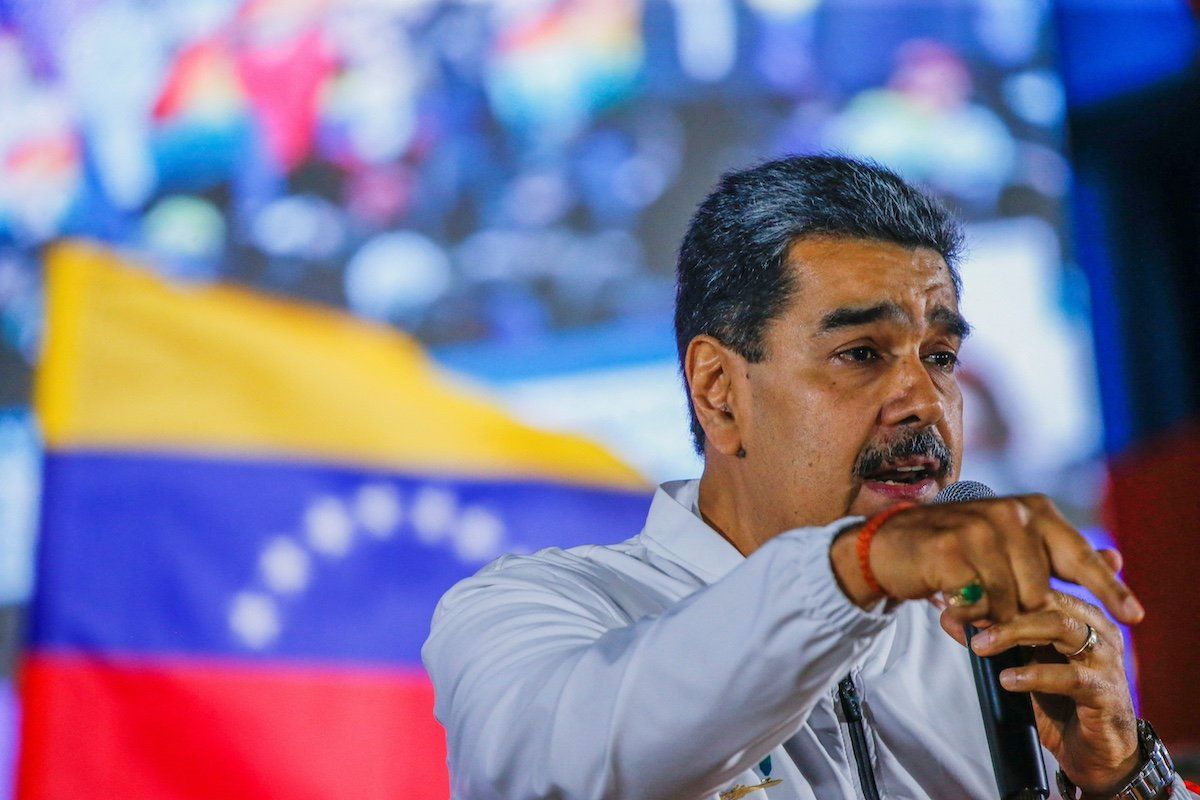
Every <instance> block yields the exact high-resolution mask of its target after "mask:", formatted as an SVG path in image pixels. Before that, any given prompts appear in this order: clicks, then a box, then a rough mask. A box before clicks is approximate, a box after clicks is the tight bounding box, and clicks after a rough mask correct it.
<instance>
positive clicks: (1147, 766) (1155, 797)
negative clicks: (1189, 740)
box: [1055, 719, 1175, 800]
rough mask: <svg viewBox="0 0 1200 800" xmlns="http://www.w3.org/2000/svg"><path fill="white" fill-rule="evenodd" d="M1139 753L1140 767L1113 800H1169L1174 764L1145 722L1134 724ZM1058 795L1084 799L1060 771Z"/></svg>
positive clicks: (1070, 799) (1072, 798) (1074, 799)
mask: <svg viewBox="0 0 1200 800" xmlns="http://www.w3.org/2000/svg"><path fill="white" fill-rule="evenodd" d="M1137 732H1138V750H1140V751H1141V754H1142V766H1141V767H1140V768H1139V769H1138V771H1137V772H1136V773H1134V775H1133V777H1132V778H1130V780H1129V783H1127V784H1125V785H1124V786H1123V787H1122V788H1121V789H1120V790H1119V791H1117V792H1116V793H1114V794H1113V795H1112V800H1162V798H1164V797H1169V796H1170V795H1169V794H1168V793H1167V790H1168V789H1170V788H1171V785H1172V784H1173V783H1175V762H1173V761H1171V754H1170V753H1168V752H1167V748H1166V747H1165V746H1164V745H1163V743H1162V740H1161V739H1159V738H1158V734H1157V733H1155V732H1154V728H1152V727H1151V726H1150V723H1149V722H1146V720H1144V719H1139V720H1138V721H1137ZM1055 777H1056V778H1057V779H1058V791H1059V794H1061V795H1062V796H1063V797H1064V798H1066V799H1067V800H1076V798H1080V797H1083V795H1081V794H1079V787H1078V786H1076V785H1075V784H1073V783H1071V779H1070V778H1068V777H1067V776H1066V775H1065V774H1063V771H1062V770H1061V769H1060V770H1059V771H1058V775H1056V776H1055Z"/></svg>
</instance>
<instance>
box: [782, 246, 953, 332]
mask: <svg viewBox="0 0 1200 800" xmlns="http://www.w3.org/2000/svg"><path fill="white" fill-rule="evenodd" d="M787 264H788V266H789V268H790V269H793V270H795V274H796V278H797V281H796V295H795V300H794V301H793V303H792V309H791V312H792V313H794V314H799V315H800V316H801V317H802V318H809V317H816V316H819V315H821V314H823V313H825V312H826V311H828V310H830V309H833V308H840V307H865V306H871V305H875V304H877V303H880V302H885V301H890V302H893V303H897V304H900V305H902V306H904V307H906V308H908V309H909V310H911V311H913V312H915V316H916V317H917V318H922V317H924V316H925V315H926V312H927V311H928V310H930V309H932V308H933V307H935V306H944V307H946V308H950V309H953V310H955V311H957V310H958V298H957V296H956V294H955V291H954V280H953V278H952V276H951V274H950V268H949V267H948V266H946V261H945V259H943V258H942V256H941V254H940V253H938V252H937V251H935V250H931V249H929V248H926V247H906V246H904V245H899V244H894V243H892V242H879V241H873V240H869V239H849V238H833V237H824V236H813V237H806V238H804V239H799V240H797V241H795V242H793V243H792V244H791V246H790V247H789V248H788V256H787Z"/></svg>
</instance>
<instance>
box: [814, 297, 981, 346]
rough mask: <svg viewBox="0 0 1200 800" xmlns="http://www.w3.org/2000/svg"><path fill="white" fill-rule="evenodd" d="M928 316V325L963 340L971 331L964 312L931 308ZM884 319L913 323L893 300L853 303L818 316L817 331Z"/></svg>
mask: <svg viewBox="0 0 1200 800" xmlns="http://www.w3.org/2000/svg"><path fill="white" fill-rule="evenodd" d="M928 319H929V323H930V324H931V325H934V326H936V327H939V328H942V329H944V330H945V331H946V332H947V333H949V334H950V335H951V336H957V337H958V338H959V339H965V338H967V336H969V335H970V333H971V325H970V323H968V322H967V320H966V319H965V318H964V317H963V315H962V314H959V313H958V312H957V311H955V310H953V309H951V308H947V307H946V306H936V307H934V308H933V310H932V311H930V312H929V316H928ZM884 320H887V321H889V322H899V323H902V324H910V325H911V324H912V318H911V317H910V316H909V315H908V312H907V311H905V310H904V309H903V308H901V307H900V306H899V305H897V304H896V303H892V302H883V303H876V304H875V305H873V306H865V307H861V308H856V307H852V306H851V307H843V308H835V309H834V310H833V311H830V312H829V313H828V314H826V315H825V316H823V317H821V324H820V326H819V327H818V329H817V332H818V335H823V334H826V333H830V332H832V331H835V330H838V329H840V328H855V327H858V326H859V325H870V324H871V323H873V322H881V321H884Z"/></svg>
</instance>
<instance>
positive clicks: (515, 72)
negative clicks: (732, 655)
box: [0, 0, 1195, 796]
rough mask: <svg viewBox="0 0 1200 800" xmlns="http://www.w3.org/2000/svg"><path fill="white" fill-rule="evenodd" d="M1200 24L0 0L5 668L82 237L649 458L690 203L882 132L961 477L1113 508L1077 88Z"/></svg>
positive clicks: (937, 11)
mask: <svg viewBox="0 0 1200 800" xmlns="http://www.w3.org/2000/svg"><path fill="white" fill-rule="evenodd" d="M1137 25H1141V26H1142V27H1141V28H1140V29H1136V30H1138V31H1140V32H1139V33H1137V34H1136V35H1133V34H1130V35H1129V36H1127V37H1125V38H1123V39H1122V45H1121V46H1120V47H1111V46H1107V45H1105V42H1106V41H1109V40H1106V39H1105V37H1106V36H1108V37H1110V39H1111V37H1113V36H1114V35H1115V34H1116V33H1118V32H1121V31H1124V32H1125V33H1129V31H1130V30H1134V29H1133V28H1131V27H1130V26H1137ZM1072 36H1073V37H1074V38H1071V37H1072ZM1194 39H1195V37H1194V27H1193V26H1192V25H1191V22H1190V17H1189V15H1188V11H1187V8H1186V6H1185V5H1184V4H1182V3H1173V2H1150V1H1149V0H1141V1H1140V2H1136V3H1134V2H1128V3H1121V2H1104V3H1101V2H1092V3H1084V2H1080V1H1079V0H1076V2H1070V3H1062V4H1058V5H1055V4H1051V3H1049V2H1046V0H912V1H911V2H903V1H901V0H896V1H895V2H884V0H841V1H839V0H825V1H824V2H822V0H739V1H737V2H734V0H674V1H673V2H671V1H668V0H646V1H645V2H639V1H638V0H560V1H559V2H503V1H502V0H496V1H495V2H482V1H478V2H456V3H444V2H421V1H420V0H342V1H341V2H337V1H335V0H236V1H235V0H176V1H175V2H137V1H136V0H38V1H37V2H32V1H31V2H17V1H16V0H4V1H3V2H0V376H2V379H3V382H2V384H0V406H2V407H3V411H2V412H0V471H2V478H0V603H4V604H5V607H6V609H7V611H6V613H5V615H4V616H3V620H4V625H3V627H2V628H0V640H2V641H3V645H4V652H5V663H6V664H7V665H8V671H9V674H11V669H12V666H11V665H12V663H13V659H14V652H15V650H16V648H17V646H18V643H19V641H20V633H19V631H20V627H21V626H20V624H19V620H20V619H21V618H22V615H21V609H22V608H24V607H25V605H26V604H27V602H28V600H29V598H30V596H31V591H32V582H33V574H34V570H33V555H32V554H33V552H34V545H35V540H36V538H37V535H36V532H37V530H38V508H39V497H40V481H41V457H42V456H41V452H42V446H41V443H40V442H41V436H40V433H39V430H40V429H39V425H38V422H37V420H36V419H35V417H34V415H33V413H32V411H31V391H32V385H33V375H34V373H35V370H37V369H38V366H39V358H40V354H41V353H42V347H43V338H44V334H45V305H44V293H45V282H44V280H43V276H44V273H43V266H44V259H45V257H46V254H47V253H48V252H49V251H50V248H52V246H53V245H54V244H55V243H56V242H58V241H59V240H63V239H68V238H70V239H79V238H82V239H87V240H91V241H92V242H94V243H99V244H101V245H103V246H105V247H108V248H112V250H113V251H114V252H119V253H121V254H122V257H127V258H129V259H130V260H131V262H133V263H136V264H139V265H140V266H139V269H142V270H145V271H147V272H148V273H149V274H153V275H155V276H157V277H158V278H160V279H162V280H164V281H166V282H168V283H169V284H171V285H181V286H190V287H197V286H205V285H208V284H212V283H226V284H233V285H236V286H241V287H246V288H248V289H250V290H252V291H253V292H255V293H257V294H263V295H268V296H273V297H276V298H281V299H284V300H286V301H289V302H290V301H301V302H302V303H304V304H308V305H316V306H319V307H329V308H333V309H339V310H343V311H345V312H348V313H349V314H350V315H353V316H354V317H357V318H361V319H364V320H367V321H370V322H372V323H379V324H382V325H384V326H390V327H392V328H395V329H397V330H399V331H401V332H403V333H404V334H405V335H406V336H408V337H411V339H412V340H413V341H414V342H416V343H417V344H418V345H419V347H420V348H421V350H423V351H424V352H426V353H427V354H428V355H429V356H430V357H431V358H432V359H433V362H434V363H435V364H436V365H437V367H438V368H440V369H443V370H445V371H446V372H447V373H449V374H451V375H453V376H454V379H455V380H457V381H460V382H461V385H463V386H465V387H468V390H469V391H470V392H472V393H476V394H478V395H479V396H484V397H487V398H489V402H491V403H494V404H495V406H496V407H498V408H500V409H503V411H504V413H506V414H509V415H511V417H512V418H514V419H515V420H518V421H520V422H521V423H524V424H525V425H528V426H532V427H534V428H537V429H541V430H547V431H557V432H565V433H570V434H578V435H581V436H583V437H586V438H587V439H589V440H592V441H594V442H597V443H599V444H600V445H601V446H602V447H603V448H605V449H606V450H607V451H608V452H609V453H611V454H613V455H614V456H615V457H616V458H618V459H620V460H621V461H622V462H624V463H625V464H628V465H630V466H631V467H632V468H633V469H634V470H636V471H637V472H638V473H640V474H641V475H642V476H644V478H645V479H646V481H647V483H656V482H659V481H664V480H670V479H675V478H681V477H691V476H694V475H697V474H698V472H699V469H700V461H699V460H698V458H697V457H696V455H695V454H694V453H693V452H692V450H691V446H690V441H689V438H688V434H687V414H686V410H685V405H684V397H683V394H682V391H681V389H680V382H679V378H678V371H677V366H676V361H675V349H674V340H673V334H672V331H671V316H672V302H673V269H674V259H675V251H676V247H677V245H678V242H679V240H680V238H681V236H682V233H683V231H684V229H685V226H686V224H687V221H688V219H689V217H690V215H691V212H692V209H693V208H694V207H695V205H696V203H697V202H698V201H699V200H700V199H701V198H702V197H703V195H704V194H705V193H706V192H707V191H708V189H709V188H711V187H712V186H713V185H714V183H715V181H716V179H717V177H718V176H719V175H720V173H722V172H723V171H725V170H728V169H731V168H735V167H740V166H745V165H748V164H750V163H753V162H755V161H758V160H761V159H765V158H768V157H771V156H774V155H779V154H784V153H796V152H814V151H823V150H835V151H841V152H845V153H848V154H852V155H856V156H865V157H869V158H873V159H876V160H878V161H880V162H882V163H883V164H885V165H887V166H890V167H892V168H893V169H895V170H897V171H898V172H899V173H900V174H901V175H903V176H904V177H906V178H908V179H910V180H912V181H914V182H916V183H918V184H920V185H922V186H924V187H926V188H928V189H929V190H931V191H932V192H934V193H935V194H937V195H938V196H939V197H941V198H942V199H943V200H944V201H945V202H946V203H947V204H948V205H949V206H951V207H952V208H953V209H954V211H955V212H956V213H957V214H958V215H959V216H960V217H961V218H962V219H963V221H964V222H965V223H966V227H967V233H968V242H969V249H968V256H967V259H966V262H965V264H964V266H963V268H962V272H963V280H964V285H965V290H964V302H963V306H964V311H965V314H966V316H967V317H968V319H970V320H971V322H972V323H973V325H974V326H975V328H976V331H977V333H976V334H975V335H974V336H973V337H972V338H971V339H970V340H969V342H968V344H967V346H966V349H965V351H964V360H963V370H962V373H961V379H962V383H963V386H964V390H965V392H966V394H967V397H968V399H967V420H966V423H967V456H966V459H965V465H964V466H965V469H964V477H970V478H975V479H978V480H982V481H984V482H986V483H988V484H990V485H992V486H993V487H995V488H996V489H997V491H999V492H1001V493H1005V492H1018V491H1043V492H1047V493H1049V494H1051V495H1052V496H1054V498H1055V499H1056V500H1057V501H1058V502H1059V504H1060V506H1061V507H1062V508H1064V509H1065V511H1066V512H1067V513H1068V515H1069V516H1071V518H1072V519H1073V521H1075V522H1076V523H1077V524H1079V525H1080V526H1082V527H1084V528H1085V529H1087V530H1088V531H1089V533H1090V535H1093V536H1094V537H1095V538H1096V539H1097V541H1104V540H1105V537H1106V536H1107V534H1106V533H1105V531H1104V530H1103V528H1102V526H1101V525H1100V516H1099V504H1100V499H1101V495H1102V491H1103V487H1104V481H1105V467H1104V454H1105V443H1106V440H1105V434H1106V431H1105V426H1106V424H1109V423H1108V421H1107V420H1106V419H1105V416H1104V412H1102V405H1101V398H1100V388H1099V387H1100V380H1099V379H1098V365H1097V362H1096V357H1095V355H1094V354H1095V352H1097V351H1096V349H1095V347H1094V342H1095V339H1096V335H1095V334H1094V331H1093V329H1092V314H1093V304H1094V303H1093V298H1092V289H1091V288H1090V287H1089V280H1088V278H1089V275H1088V273H1087V270H1086V269H1085V267H1084V266H1083V265H1081V264H1080V263H1079V261H1078V258H1077V247H1076V241H1075V234H1074V231H1075V230H1076V228H1075V227H1074V226H1073V225H1072V224H1069V223H1071V219H1072V217H1071V214H1072V211H1071V208H1070V206H1069V205H1068V201H1069V199H1070V196H1071V195H1070V193H1071V191H1072V186H1073V180H1074V171H1073V166H1072V163H1071V161H1070V160H1069V157H1068V152H1069V151H1068V147H1067V143H1068V130H1067V124H1066V123H1067V119H1068V109H1069V107H1070V106H1073V105H1082V104H1085V103H1093V102H1096V101H1100V100H1104V99H1106V98H1107V97H1111V96H1113V95H1115V94H1118V93H1120V92H1125V91H1132V90H1135V89H1137V88H1138V87H1140V86H1143V85H1146V84H1148V83H1149V82H1151V81H1153V80H1155V79H1157V78H1159V77H1161V76H1163V75H1165V74H1167V73H1169V72H1171V71H1173V70H1176V69H1181V68H1184V67H1186V66H1187V64H1188V63H1189V62H1190V60H1191V58H1192V53H1193V51H1194V45H1195V40H1194ZM1131 42H1139V43H1140V44H1136V45H1135V44H1131ZM1101 50H1102V51H1103V57H1102V58H1098V57H1097V56H1098V53H1099V52H1100V51H1101ZM1096 64H1099V65H1100V66H1094V65H1096ZM1097 70H1100V72H1099V73H1098V72H1097ZM1105 70H1107V72H1105ZM1100 338H1103V337H1100ZM1106 402H1107V398H1106ZM631 519H636V515H632V516H631ZM636 530H637V527H636V525H633V526H632V527H630V528H628V529H622V530H613V531H612V535H611V540H613V541H615V540H618V539H622V538H625V537H627V536H629V535H632V534H634V533H636ZM552 543H553V542H551V541H546V542H543V543H542V544H552ZM281 558H283V557H282V556H281ZM284 560H285V561H286V559H284ZM464 574H465V573H464ZM443 588H445V587H443ZM6 708H7V709H8V710H7V712H6V715H7V722H6V726H5V728H4V730H3V731H2V732H0V755H4V757H6V758H9V759H11V757H12V756H11V754H12V752H13V748H14V746H15V745H14V741H15V735H16V734H15V727H14V724H15V723H14V722H13V720H14V717H15V714H16V711H15V708H14V703H13V701H12V699H11V692H10V695H9V700H8V701H7V703H6ZM7 772H8V770H5V773H6V774H7ZM30 796H32V795H30Z"/></svg>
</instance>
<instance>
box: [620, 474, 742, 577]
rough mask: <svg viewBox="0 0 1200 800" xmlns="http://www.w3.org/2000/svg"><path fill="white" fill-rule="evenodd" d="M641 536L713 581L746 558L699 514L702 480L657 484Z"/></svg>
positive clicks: (677, 560) (667, 554)
mask: <svg viewBox="0 0 1200 800" xmlns="http://www.w3.org/2000/svg"><path fill="white" fill-rule="evenodd" d="M642 538H643V539H645V540H649V542H651V543H653V545H655V546H656V547H657V549H659V550H661V551H664V555H666V556H668V557H670V558H671V559H672V560H673V561H676V562H679V563H682V564H685V565H687V566H689V567H691V568H692V569H693V570H694V571H695V572H696V573H697V574H698V575H699V576H700V577H701V578H703V579H704V580H705V581H707V582H708V583H712V582H713V581H715V580H718V579H720V578H722V577H724V576H725V575H726V573H728V572H729V571H730V570H732V569H733V568H734V567H736V566H737V565H738V564H741V563H742V562H743V561H745V560H746V557H745V556H743V555H742V554H741V553H740V552H738V550H737V548H736V547H734V546H733V545H732V544H730V543H729V542H728V541H727V540H726V539H725V537H723V536H721V534H719V533H717V532H716V531H715V530H713V529H712V528H711V527H709V525H708V524H707V523H705V522H704V520H703V518H702V517H701V516H700V481H699V480H698V479H692V480H686V481H670V482H668V483H664V484H662V485H661V486H659V487H658V491H656V492H655V493H654V500H653V501H651V503H650V512H649V514H647V515H646V527H645V528H643V529H642Z"/></svg>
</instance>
